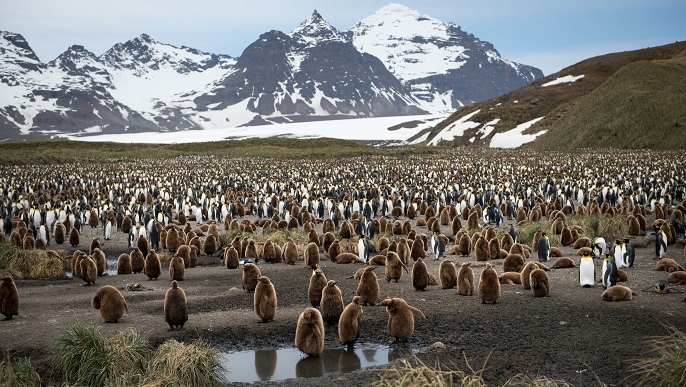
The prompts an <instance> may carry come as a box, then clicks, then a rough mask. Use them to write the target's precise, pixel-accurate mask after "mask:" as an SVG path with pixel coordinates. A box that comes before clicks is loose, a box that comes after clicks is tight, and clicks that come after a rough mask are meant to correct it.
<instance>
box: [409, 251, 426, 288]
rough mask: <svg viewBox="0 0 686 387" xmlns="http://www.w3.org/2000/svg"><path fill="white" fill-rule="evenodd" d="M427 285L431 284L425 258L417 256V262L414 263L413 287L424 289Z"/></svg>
mask: <svg viewBox="0 0 686 387" xmlns="http://www.w3.org/2000/svg"><path fill="white" fill-rule="evenodd" d="M427 286H429V271H428V269H427V268H426V263H424V260H423V259H421V258H417V262H415V263H414V265H412V287H414V289H415V290H419V291H423V290H424V289H426V287H427Z"/></svg>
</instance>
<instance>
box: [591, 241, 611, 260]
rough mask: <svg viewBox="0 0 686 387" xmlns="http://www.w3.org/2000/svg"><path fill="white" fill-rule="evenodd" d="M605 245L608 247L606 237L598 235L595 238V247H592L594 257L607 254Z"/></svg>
mask: <svg viewBox="0 0 686 387" xmlns="http://www.w3.org/2000/svg"><path fill="white" fill-rule="evenodd" d="M605 247H607V242H605V238H603V237H597V238H593V247H592V248H591V249H592V250H593V257H594V258H600V257H602V256H603V254H605Z"/></svg>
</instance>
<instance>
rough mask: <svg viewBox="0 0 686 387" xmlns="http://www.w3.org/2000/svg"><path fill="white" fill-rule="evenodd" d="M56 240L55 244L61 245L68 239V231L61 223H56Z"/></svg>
mask: <svg viewBox="0 0 686 387" xmlns="http://www.w3.org/2000/svg"><path fill="white" fill-rule="evenodd" d="M53 236H54V239H55V243H57V244H58V245H61V244H63V243H64V240H65V239H66V237H67V229H66V228H64V225H63V224H62V223H60V222H57V223H55V231H54V234H53Z"/></svg>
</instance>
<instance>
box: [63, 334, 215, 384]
mask: <svg viewBox="0 0 686 387" xmlns="http://www.w3.org/2000/svg"><path fill="white" fill-rule="evenodd" d="M53 370H54V372H55V376H56V377H57V379H58V380H60V381H61V382H62V383H65V384H68V385H78V386H134V385H136V386H137V385H145V384H147V383H153V382H154V384H155V385H165V386H167V385H169V386H171V385H175V386H220V385H222V384H223V383H224V382H225V380H224V376H223V371H224V369H223V367H222V365H221V358H220V353H219V351H218V350H217V349H215V348H212V347H211V346H210V344H209V343H208V342H207V341H204V340H202V339H200V340H197V341H196V342H194V343H192V344H188V345H184V344H183V343H179V342H178V341H176V340H173V339H172V340H169V341H167V342H165V343H163V344H162V345H160V347H159V348H158V349H157V351H156V352H154V353H153V349H152V347H151V346H150V344H149V343H148V340H147V339H146V338H145V337H143V336H142V335H140V334H139V333H138V332H137V331H136V330H135V329H133V328H131V329H127V330H123V331H119V332H118V333H116V334H115V335H114V336H112V337H111V338H110V339H105V338H104V337H103V336H102V335H101V334H100V331H99V330H98V328H97V327H94V326H88V327H84V326H82V325H81V324H79V323H76V324H75V325H73V326H71V327H70V328H69V329H68V330H67V332H65V333H64V334H62V335H61V336H59V337H58V338H57V344H56V356H55V360H54V362H53Z"/></svg>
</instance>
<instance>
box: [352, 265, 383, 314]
mask: <svg viewBox="0 0 686 387" xmlns="http://www.w3.org/2000/svg"><path fill="white" fill-rule="evenodd" d="M375 268H376V266H367V267H366V268H365V269H364V272H363V273H362V276H361V277H360V283H359V284H358V285H357V291H356V295H357V296H360V297H361V300H360V301H361V302H362V303H363V304H364V305H367V304H369V305H376V301H377V300H378V299H379V282H378V281H377V280H376V274H375V273H374V271H373V270H374V269H375Z"/></svg>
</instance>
